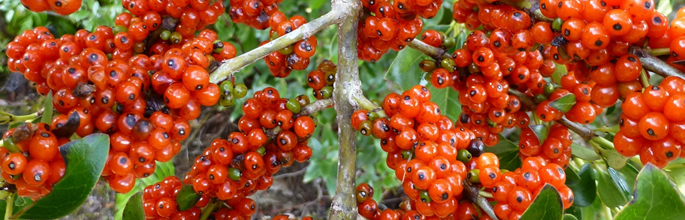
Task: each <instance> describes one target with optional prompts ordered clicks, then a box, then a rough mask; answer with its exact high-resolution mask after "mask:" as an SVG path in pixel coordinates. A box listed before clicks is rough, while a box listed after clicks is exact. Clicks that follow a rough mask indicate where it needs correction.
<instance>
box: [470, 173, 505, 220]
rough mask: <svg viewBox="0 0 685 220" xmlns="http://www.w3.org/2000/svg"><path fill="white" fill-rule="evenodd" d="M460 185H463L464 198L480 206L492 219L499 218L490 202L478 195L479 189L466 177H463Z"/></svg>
mask: <svg viewBox="0 0 685 220" xmlns="http://www.w3.org/2000/svg"><path fill="white" fill-rule="evenodd" d="M462 185H464V191H463V195H464V198H466V200H468V201H469V202H471V203H473V204H476V205H478V207H480V208H481V209H482V210H483V211H484V212H485V213H486V214H488V216H490V218H492V219H493V220H499V218H497V215H495V210H494V209H493V208H492V204H490V202H489V201H488V199H487V198H485V197H483V196H481V195H480V189H479V188H478V187H477V186H474V185H472V184H471V182H469V180H468V179H464V181H463V182H462Z"/></svg>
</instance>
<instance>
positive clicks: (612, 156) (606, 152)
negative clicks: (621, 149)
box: [597, 147, 628, 169]
mask: <svg viewBox="0 0 685 220" xmlns="http://www.w3.org/2000/svg"><path fill="white" fill-rule="evenodd" d="M597 149H599V150H598V151H599V152H598V153H599V155H600V156H601V157H603V158H604V160H605V161H606V162H607V164H608V165H609V166H610V167H612V168H614V169H621V168H623V167H624V166H626V163H628V158H627V157H624V156H623V155H621V154H620V153H618V151H616V149H604V148H601V147H599V148H597Z"/></svg>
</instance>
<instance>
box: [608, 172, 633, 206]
mask: <svg viewBox="0 0 685 220" xmlns="http://www.w3.org/2000/svg"><path fill="white" fill-rule="evenodd" d="M607 172H608V173H609V177H611V181H613V182H614V185H616V187H618V189H619V190H621V192H622V193H623V195H625V196H626V198H628V199H630V193H631V191H630V190H631V188H630V187H629V186H628V182H627V181H626V178H624V177H623V175H621V173H619V172H618V171H616V170H615V169H614V168H611V167H609V168H608V169H607Z"/></svg>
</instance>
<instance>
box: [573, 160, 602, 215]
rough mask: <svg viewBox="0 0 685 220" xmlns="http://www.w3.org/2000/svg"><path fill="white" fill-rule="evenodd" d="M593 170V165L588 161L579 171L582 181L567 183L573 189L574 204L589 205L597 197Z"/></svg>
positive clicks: (579, 205)
mask: <svg viewBox="0 0 685 220" xmlns="http://www.w3.org/2000/svg"><path fill="white" fill-rule="evenodd" d="M592 172H593V169H592V166H591V165H590V164H589V163H586V164H584V165H583V167H581V168H580V172H579V173H578V176H579V177H580V181H578V183H577V184H571V185H568V184H567V186H568V187H569V188H571V191H573V198H574V199H573V206H578V207H585V206H589V205H591V204H592V202H593V201H595V198H597V190H596V188H597V185H596V183H595V180H594V178H593V177H592Z"/></svg>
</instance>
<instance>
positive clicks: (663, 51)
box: [647, 48, 671, 57]
mask: <svg viewBox="0 0 685 220" xmlns="http://www.w3.org/2000/svg"><path fill="white" fill-rule="evenodd" d="M647 51H649V53H651V54H652V56H655V57H658V56H664V55H669V54H671V48H656V49H647Z"/></svg>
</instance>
